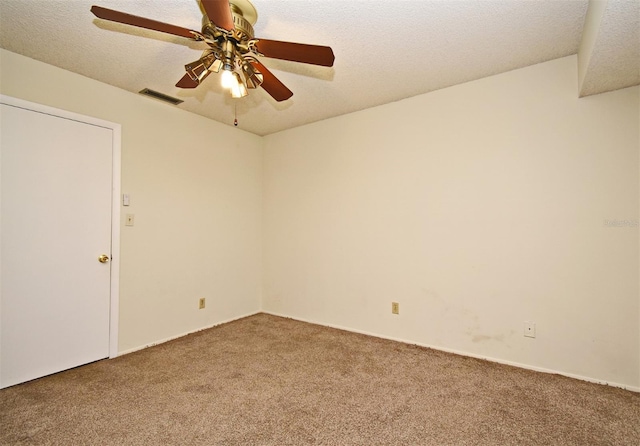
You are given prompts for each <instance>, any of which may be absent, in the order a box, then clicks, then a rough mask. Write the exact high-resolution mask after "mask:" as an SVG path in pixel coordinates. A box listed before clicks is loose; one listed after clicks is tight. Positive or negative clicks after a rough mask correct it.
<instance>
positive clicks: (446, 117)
mask: <svg viewBox="0 0 640 446" xmlns="http://www.w3.org/2000/svg"><path fill="white" fill-rule="evenodd" d="M577 83H578V74H577V59H576V56H571V57H567V58H563V59H558V60H555V61H551V62H547V63H543V64H539V65H536V66H532V67H528V68H524V69H521V70H516V71H512V72H509V73H506V74H502V75H498V76H493V77H490V78H486V79H483V80H479V81H475V82H470V83H467V84H464V85H459V86H455V87H451V88H448V89H445V90H440V91H436V92H433V93H430V94H427V95H423V96H419V97H415V98H412V99H408V100H404V101H400V102H396V103H392V104H388V105H384V106H381V107H377V108H374V109H369V110H365V111H361V112H358V113H354V114H350V115H345V116H342V117H338V118H334V119H330V120H326V121H323V122H318V123H315V124H311V125H307V126H304V127H300V128H296V129H293V130H289V131H284V132H281V133H278V134H274V135H270V136H267V137H266V138H265V155H264V166H265V167H264V203H263V205H264V247H265V248H264V262H263V264H264V288H263V309H264V310H265V311H268V312H273V313H276V314H282V315H286V316H290V317H294V318H299V319H304V320H309V321H313V322H318V323H322V324H328V325H333V326H339V327H345V328H348V329H351V330H358V331H362V332H366V333H372V334H375V335H379V336H385V337H390V338H395V339H401V340H405V341H408V342H414V343H419V344H423V345H430V346H434V347H437V348H442V349H447V350H452V351H457V352H462V353H465V354H471V355H475V356H480V357H488V358H493V359H497V360H500V361H504V362H510V363H515V364H521V365H525V366H528V367H532V368H537V369H545V370H553V371H558V372H561V373H564V374H568V375H573V376H580V377H584V378H588V379H593V380H598V381H606V382H610V383H614V384H619V385H624V386H629V387H633V388H636V389H639V388H640V380H639V376H640V373H639V369H640V367H639V352H640V345H639V344H640V336H639V331H638V328H639V326H640V320H639V303H640V302H639V297H638V283H639V282H638V278H639V277H638V276H639V270H638V268H639V264H638V252H639V251H638V227H637V221H638V203H639V193H638V192H639V191H638V181H639V175H638V153H639V139H638V137H639V128H638V123H639V117H638V113H639V111H638V109H639V104H638V88H637V87H634V88H628V89H625V90H620V91H615V92H612V93H606V94H601V95H596V96H592V97H589V98H584V99H578V94H577V92H578V87H577ZM605 220H606V221H609V222H611V221H614V222H617V223H613V224H614V225H615V224H620V225H621V226H620V227H615V226H607V225H606V224H605ZM610 224H611V223H610ZM392 301H397V302H399V303H400V315H399V316H394V315H392V314H391V302H392ZM524 321H533V322H535V323H536V327H537V337H536V338H535V339H530V338H525V337H524V336H523V322H524Z"/></svg>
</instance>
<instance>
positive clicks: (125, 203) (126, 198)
mask: <svg viewBox="0 0 640 446" xmlns="http://www.w3.org/2000/svg"><path fill="white" fill-rule="evenodd" d="M122 206H129V194H123V195H122Z"/></svg>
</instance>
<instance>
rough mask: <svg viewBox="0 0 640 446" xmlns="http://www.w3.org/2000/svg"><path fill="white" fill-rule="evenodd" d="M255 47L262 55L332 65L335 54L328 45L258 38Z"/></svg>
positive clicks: (325, 65) (324, 65) (326, 65)
mask: <svg viewBox="0 0 640 446" xmlns="http://www.w3.org/2000/svg"><path fill="white" fill-rule="evenodd" d="M255 47H256V49H257V50H258V52H260V53H261V54H262V55H264V56H266V57H272V58H274V59H283V60H290V61H293V62H303V63H309V64H313V65H321V66H323V67H332V66H333V61H334V60H335V56H334V55H333V50H332V49H331V48H329V47H328V46H320V45H307V44H304V43H293V42H281V41H279V40H269V39H258V40H257V42H256V43H255Z"/></svg>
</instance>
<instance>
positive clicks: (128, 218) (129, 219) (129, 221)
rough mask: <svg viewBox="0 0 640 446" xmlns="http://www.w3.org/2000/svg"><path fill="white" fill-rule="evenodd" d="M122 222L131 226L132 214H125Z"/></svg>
mask: <svg viewBox="0 0 640 446" xmlns="http://www.w3.org/2000/svg"><path fill="white" fill-rule="evenodd" d="M124 224H125V226H133V214H127V217H126V219H125V222H124Z"/></svg>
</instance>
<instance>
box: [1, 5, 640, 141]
mask: <svg viewBox="0 0 640 446" xmlns="http://www.w3.org/2000/svg"><path fill="white" fill-rule="evenodd" d="M252 2H253V4H254V5H255V7H256V9H257V10H258V22H257V23H256V25H255V26H254V28H255V34H256V37H262V38H268V39H276V40H285V41H291V42H300V43H310V44H317V45H328V46H331V47H332V48H333V51H334V53H335V56H336V62H335V65H334V66H333V67H332V68H325V67H316V66H310V65H306V64H300V63H294V62H287V61H280V60H275V59H268V58H262V59H261V60H262V62H263V63H264V64H265V66H267V67H268V68H269V69H270V70H271V71H272V72H273V73H274V74H275V75H276V76H277V77H278V78H279V79H280V80H281V81H282V82H284V83H285V84H286V85H287V86H288V87H289V89H291V90H292V91H293V93H294V96H293V97H292V98H291V99H289V100H287V101H285V102H282V103H277V102H275V101H274V100H273V99H272V98H271V97H270V96H269V95H268V94H267V93H266V92H265V91H263V90H262V89H258V90H250V93H249V96H248V97H246V98H243V99H239V100H238V99H232V98H231V97H229V96H228V94H227V93H224V92H223V90H222V88H221V87H220V85H219V80H218V77H217V75H211V76H209V77H208V78H207V79H206V80H205V81H204V83H203V84H202V85H200V86H199V87H198V88H197V89H195V90H181V89H179V88H176V87H175V86H174V85H175V83H176V82H177V81H178V80H179V79H180V78H181V77H182V76H183V75H184V64H185V63H188V62H191V61H193V60H196V59H198V58H199V57H200V54H201V51H202V50H203V49H204V47H205V45H204V44H203V43H197V42H191V41H189V40H186V39H182V38H180V37H174V36H171V35H167V34H163V33H159V32H153V31H147V30H143V29H140V28H135V27H131V26H127V25H121V24H116V23H112V22H107V21H103V20H100V19H97V18H95V17H94V16H93V14H91V12H90V11H89V9H90V7H91V5H92V4H97V5H99V6H103V7H105V8H109V9H115V10H118V11H122V12H127V13H130V14H134V15H138V16H142V17H147V18H151V19H155V20H159V21H161V22H166V23H171V24H174V25H178V26H182V27H185V28H189V29H195V30H198V31H199V30H200V20H201V17H202V13H201V9H200V7H199V4H198V1H197V0H39V1H36V0H2V1H1V2H0V47H2V48H5V49H7V50H9V51H12V52H16V53H19V54H23V55H25V56H28V57H31V58H33V59H37V60H40V61H43V62H46V63H48V64H51V65H55V66H58V67H61V68H64V69H67V70H69V71H73V72H76V73H79V74H82V75H84V76H88V77H90V78H93V79H96V80H99V81H101V82H105V83H107V84H111V85H115V86H117V87H120V88H123V89H125V90H128V91H132V92H138V91H140V90H142V89H143V88H151V89H153V90H156V91H159V92H162V93H165V94H168V95H171V96H174V97H178V98H180V99H183V100H184V101H185V102H184V103H182V104H180V105H178V106H177V107H179V108H182V109H184V110H188V111H190V112H193V113H197V114H199V115H202V116H206V117H208V118H211V119H213V120H215V121H219V122H222V123H225V124H228V125H233V118H234V108H236V113H237V117H238V120H239V127H240V128H242V129H245V130H247V131H249V132H252V133H255V134H258V135H266V134H270V133H274V132H277V131H280V130H284V129H289V128H293V127H296V126H299V125H302V124H306V123H310V122H314V121H318V120H322V119H326V118H329V117H333V116H338V115H342V114H345V113H350V112H353V111H357V110H362V109H365V108H369V107H373V106H376V105H381V104H385V103H389V102H393V101H398V100H400V99H403V98H407V97H411V96H415V95H419V94H423V93H427V92H429V91H433V90H437V89H440V88H445V87H448V86H451V85H456V84H460V83H463V82H468V81H471V80H475V79H479V78H483V77H486V76H490V75H493V74H497V73H502V72H506V71H509V70H513V69H516V68H521V67H525V66H529V65H533V64H536V63H540V62H545V61H548V60H551V59H556V58H559V57H563V56H567V55H571V54H576V53H577V52H578V50H579V47H580V43H581V39H582V34H583V26H584V23H585V16H586V13H587V8H588V5H589V1H588V0H527V1H523V0H495V1H490V0H486V1H485V0H441V1H436V0H351V1H345V0H252ZM609 4H612V5H614V6H615V7H612V8H610V9H612V10H613V12H612V13H611V14H609V15H607V16H605V18H604V19H603V20H601V23H600V30H599V37H598V39H597V45H594V48H595V49H594V51H593V57H591V60H590V62H589V69H590V71H591V73H595V74H594V75H591V76H589V79H588V80H589V92H588V94H595V93H599V92H602V91H609V90H613V89H616V88H622V87H626V86H629V85H637V84H638V83H640V62H639V60H640V50H639V48H640V34H639V32H638V18H639V17H640V7H639V5H640V1H638V0H609ZM612 64H614V65H615V66H612ZM629 73H631V74H629ZM618 78H620V81H618V80H617V79H618ZM622 78H624V79H622ZM43 82H46V79H43ZM577 95H578V91H576V96H577ZM149 100H153V99H149ZM167 107H171V105H167Z"/></svg>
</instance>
